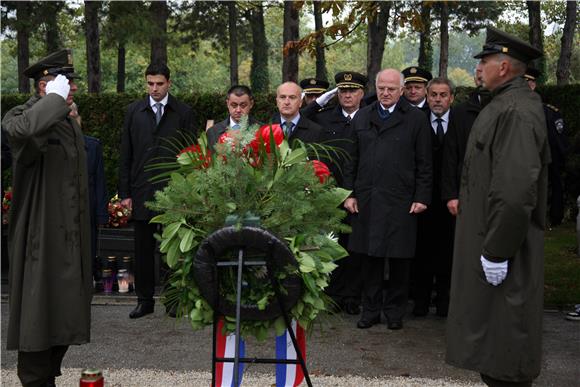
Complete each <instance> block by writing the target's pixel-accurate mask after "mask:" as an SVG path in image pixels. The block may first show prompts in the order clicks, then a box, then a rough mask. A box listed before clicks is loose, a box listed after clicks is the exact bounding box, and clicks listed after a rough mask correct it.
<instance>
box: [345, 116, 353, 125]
mask: <svg viewBox="0 0 580 387" xmlns="http://www.w3.org/2000/svg"><path fill="white" fill-rule="evenodd" d="M351 119H352V118H351V117H350V114H347V115H346V122H347V123H348V124H350V120H351Z"/></svg>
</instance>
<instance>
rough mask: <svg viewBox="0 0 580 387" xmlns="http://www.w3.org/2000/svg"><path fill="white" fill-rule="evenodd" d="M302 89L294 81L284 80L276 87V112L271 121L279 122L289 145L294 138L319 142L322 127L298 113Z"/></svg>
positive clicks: (293, 144)
mask: <svg viewBox="0 0 580 387" xmlns="http://www.w3.org/2000/svg"><path fill="white" fill-rule="evenodd" d="M301 94H302V89H301V88H300V86H298V84H297V83H295V82H284V83H282V84H281V85H280V86H278V89H276V105H277V107H278V113H277V114H275V115H274V117H273V119H272V122H273V123H277V124H281V127H282V130H284V135H285V137H286V138H287V139H288V143H289V144H290V146H291V147H294V146H296V144H295V143H296V140H300V141H302V142H304V143H317V142H320V140H321V136H322V127H321V126H320V125H318V124H316V123H314V122H312V121H311V120H309V119H308V118H306V117H303V116H301V115H300V105H301V103H302V100H301Z"/></svg>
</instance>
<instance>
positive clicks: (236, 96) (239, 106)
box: [207, 85, 257, 148]
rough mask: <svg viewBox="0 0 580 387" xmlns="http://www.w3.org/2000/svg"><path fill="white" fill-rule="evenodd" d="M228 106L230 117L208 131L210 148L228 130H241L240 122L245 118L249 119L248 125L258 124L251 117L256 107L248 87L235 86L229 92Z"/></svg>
mask: <svg viewBox="0 0 580 387" xmlns="http://www.w3.org/2000/svg"><path fill="white" fill-rule="evenodd" d="M226 106H227V107H228V113H229V116H228V118H226V119H225V120H223V121H221V122H218V123H217V124H215V125H214V126H212V127H211V128H209V129H208V130H207V143H208V145H209V147H210V148H213V146H214V145H215V144H216V143H217V141H218V139H219V138H220V136H221V135H222V134H224V133H225V132H226V131H227V130H228V129H233V130H239V129H241V126H240V120H241V119H242V117H243V116H247V117H248V125H252V124H256V123H257V121H256V120H254V119H253V118H252V117H251V116H250V112H251V110H252V108H253V107H254V96H253V95H252V90H251V89H250V88H249V87H248V86H244V85H234V86H232V87H230V89H229V90H228V95H227V97H226Z"/></svg>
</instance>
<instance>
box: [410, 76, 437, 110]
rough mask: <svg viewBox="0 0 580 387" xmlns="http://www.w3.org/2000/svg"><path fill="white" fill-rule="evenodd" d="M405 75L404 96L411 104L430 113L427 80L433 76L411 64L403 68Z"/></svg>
mask: <svg viewBox="0 0 580 387" xmlns="http://www.w3.org/2000/svg"><path fill="white" fill-rule="evenodd" d="M403 76H404V77H405V90H404V91H403V95H404V98H405V99H406V100H407V102H409V103H410V104H411V105H413V106H415V107H417V108H419V109H421V110H422V111H423V112H424V113H428V112H429V105H428V104H427V82H429V81H430V80H431V79H432V78H433V76H432V75H431V73H430V72H429V71H427V70H423V69H422V68H420V67H417V66H411V67H407V68H406V69H404V70H403Z"/></svg>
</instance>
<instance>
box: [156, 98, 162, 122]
mask: <svg viewBox="0 0 580 387" xmlns="http://www.w3.org/2000/svg"><path fill="white" fill-rule="evenodd" d="M155 107H156V108H157V110H156V111H155V123H156V124H157V125H159V121H161V117H163V104H162V103H161V102H157V103H156V104H155Z"/></svg>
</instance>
